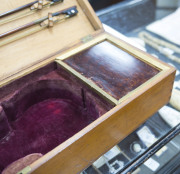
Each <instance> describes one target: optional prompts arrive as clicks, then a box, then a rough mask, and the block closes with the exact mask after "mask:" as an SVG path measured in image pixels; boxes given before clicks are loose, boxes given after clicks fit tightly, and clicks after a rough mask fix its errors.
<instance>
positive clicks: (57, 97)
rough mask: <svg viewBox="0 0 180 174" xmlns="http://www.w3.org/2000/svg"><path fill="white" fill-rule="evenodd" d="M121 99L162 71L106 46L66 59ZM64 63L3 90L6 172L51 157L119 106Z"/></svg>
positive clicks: (0, 128)
mask: <svg viewBox="0 0 180 174" xmlns="http://www.w3.org/2000/svg"><path fill="white" fill-rule="evenodd" d="M64 63H65V64H66V65H69V66H70V67H71V68H73V69H74V70H75V71H77V72H78V73H79V74H81V75H82V76H84V77H85V78H86V79H91V82H92V83H94V85H97V86H98V87H100V88H101V89H102V90H104V91H105V92H106V93H108V95H110V96H112V97H114V98H115V99H116V100H119V99H120V98H121V97H123V96H125V95H126V94H128V93H129V92H131V91H132V90H134V89H136V88H137V87H139V86H140V85H142V84H143V83H145V82H146V81H148V80H149V79H151V78H152V77H154V76H155V75H156V74H158V73H159V70H157V69H156V68H154V67H152V66H150V65H149V64H146V63H145V62H143V61H141V60H139V59H137V58H136V57H134V56H132V55H130V54H129V53H127V52H125V51H123V50H121V49H120V48H118V47H116V46H115V45H113V44H112V43H110V42H108V41H104V42H102V43H98V44H97V45H95V46H92V47H90V48H88V49H86V50H84V51H82V52H81V53H78V54H76V55H74V56H71V57H69V58H67V59H65V60H64ZM101 96H102V95H101V94H99V95H98V94H97V93H96V92H95V89H94V88H93V87H92V86H90V85H89V86H88V84H85V82H82V81H81V80H80V78H79V77H78V76H77V77H76V76H74V75H72V73H71V71H67V69H66V70H65V67H63V66H62V65H60V64H56V63H52V64H50V65H47V66H46V67H43V68H41V69H39V70H37V71H35V72H33V73H31V74H29V75H26V76H24V77H22V78H20V79H18V80H15V81H14V82H12V83H11V84H9V85H6V86H4V87H2V88H0V171H2V170H3V169H4V168H5V167H7V166H8V165H9V164H10V163H12V162H13V161H16V160H18V159H19V158H22V157H24V156H26V155H29V154H32V153H41V154H46V153H47V152H49V151H51V150H52V149H53V148H55V147H56V146H58V145H59V144H61V143H63V142H64V141H66V140H67V139H69V138H70V137H72V136H73V135H75V134H76V133H77V132H79V131H80V130H82V129H83V128H85V127H86V126H87V125H89V124H90V123H92V122H93V121H94V120H96V119H97V118H98V117H100V116H101V115H103V114H105V113H106V112H107V111H109V110H110V109H111V108H112V107H113V105H112V104H110V102H107V101H108V100H104V99H103V98H102V97H101Z"/></svg>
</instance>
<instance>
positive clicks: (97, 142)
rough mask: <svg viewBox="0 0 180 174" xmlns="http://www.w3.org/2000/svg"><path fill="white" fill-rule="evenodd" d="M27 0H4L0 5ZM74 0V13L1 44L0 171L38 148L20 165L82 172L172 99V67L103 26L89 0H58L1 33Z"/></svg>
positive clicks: (36, 170)
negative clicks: (37, 155)
mask: <svg viewBox="0 0 180 174" xmlns="http://www.w3.org/2000/svg"><path fill="white" fill-rule="evenodd" d="M28 2H31V0H28V1H27V0H16V1H13V0H6V1H5V0H2V2H1V6H0V11H1V12H4V11H8V10H9V9H13V8H16V7H18V6H21V5H23V4H26V3H28ZM74 5H76V6H77V10H78V14H77V16H74V17H72V18H70V19H68V20H65V21H64V22H61V23H59V24H56V25H54V26H53V27H51V28H46V29H44V30H42V31H40V32H37V33H34V34H31V35H29V36H26V37H23V38H21V39H19V40H16V41H14V42H12V43H9V44H6V45H4V46H1V47H0V62H1V63H0V171H1V172H2V170H4V169H5V168H6V167H7V166H8V165H10V164H11V163H13V162H14V161H16V160H18V159H20V158H23V157H25V156H27V155H30V154H33V153H40V154H42V157H40V158H39V159H38V160H36V161H35V162H33V163H32V164H29V165H28V166H26V167H25V168H24V169H22V171H19V173H21V174H27V173H33V174H45V173H47V174H60V173H62V174H71V173H72V174H74V173H80V172H81V171H83V169H85V168H86V167H88V166H89V165H90V164H92V163H93V162H94V161H95V160H96V159H97V158H99V157H100V156H101V155H102V154H104V153H105V152H107V151H108V150H109V149H111V148H112V147H113V146H114V145H116V144H117V143H119V142H120V141H121V140H122V139H123V138H125V137H126V136H127V135H128V134H130V133H131V132H132V131H133V130H135V129H136V128H137V127H138V126H139V125H141V124H142V123H143V122H144V121H145V120H146V119H147V118H148V117H150V116H151V115H152V114H154V113H155V112H156V111H157V110H158V109H159V108H161V107H162V106H163V105H164V104H166V103H167V102H168V101H169V99H170V96H171V90H172V86H173V81H174V76H175V69H174V68H173V67H171V66H169V65H167V64H165V63H163V62H161V61H160V60H158V59H156V58H154V57H152V56H151V55H149V54H147V53H145V52H142V51H140V50H138V49H137V48H135V47H133V46H132V45H129V44H128V43H126V42H124V41H122V40H119V39H117V38H115V37H113V36H112V35H110V34H108V33H106V32H105V31H104V29H103V27H102V24H101V22H100V21H99V19H98V18H97V16H96V15H95V12H94V11H93V9H92V7H91V6H90V4H89V3H88V1H87V0H73V1H72V0H64V2H62V3H59V4H58V5H55V6H53V7H50V8H46V9H43V10H40V11H38V12H36V13H33V14H31V15H28V16H24V17H23V18H19V19H17V20H14V21H11V22H9V23H7V24H3V25H1V26H0V33H3V32H6V31H8V30H10V29H13V28H15V27H18V26H21V25H23V24H26V23H28V22H31V21H33V20H36V19H38V18H40V17H43V16H45V15H47V14H48V12H56V11H58V10H63V9H65V8H68V7H70V6H74ZM35 27H36V26H35ZM22 32H28V29H26V30H25V31H22ZM22 32H21V31H20V32H19V33H18V34H22ZM16 34H17V33H14V34H13V36H15V37H16ZM10 37H12V36H8V37H7V38H4V39H3V40H0V42H4V41H5V39H8V38H10Z"/></svg>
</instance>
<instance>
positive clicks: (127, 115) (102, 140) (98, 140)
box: [25, 33, 175, 174]
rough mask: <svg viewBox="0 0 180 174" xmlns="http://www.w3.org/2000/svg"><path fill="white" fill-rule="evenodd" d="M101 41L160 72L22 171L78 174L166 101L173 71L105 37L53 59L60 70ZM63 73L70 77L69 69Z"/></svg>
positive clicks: (169, 92)
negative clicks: (72, 57)
mask: <svg viewBox="0 0 180 174" xmlns="http://www.w3.org/2000/svg"><path fill="white" fill-rule="evenodd" d="M105 40H106V41H109V42H111V43H113V44H115V45H116V46H117V47H119V48H121V49H123V50H125V51H127V52H128V53H130V54H132V55H133V56H135V57H136V58H138V59H140V60H141V61H144V62H145V63H147V64H149V65H151V66H153V67H155V68H157V69H158V70H160V72H159V73H158V74H157V75H156V76H154V77H153V78H151V79H150V80H148V81H147V82H146V83H144V84H143V85H141V86H140V87H138V88H136V89H135V90H133V91H132V92H130V93H129V94H128V95H126V96H124V97H123V98H121V99H120V100H119V101H118V103H116V104H117V106H115V107H114V108H113V109H111V110H110V111H109V112H107V113H106V114H104V115H102V116H101V117H100V118H99V119H97V120H96V121H94V122H93V123H91V124H90V125H88V126H87V127H86V128H84V129H83V130H81V131H80V132H78V133H77V134H76V135H74V136H73V137H71V138H70V139H68V140H67V141H65V142H64V143H62V144H60V145H59V146H58V147H56V148H55V149H53V150H52V151H50V152H49V153H47V154H46V155H44V156H43V157H42V158H40V159H39V160H37V161H36V162H34V163H33V164H31V165H30V166H28V167H27V168H26V170H29V171H30V172H32V173H33V174H41V173H42V174H44V173H48V174H60V173H62V174H66V173H67V174H71V173H72V174H74V173H80V172H81V171H82V170H83V169H85V168H86V167H88V166H89V165H90V164H92V163H93V162H94V161H95V160H96V159H97V158H98V157H100V156H101V155H102V154H104V153H105V152H107V151H108V150H109V149H111V148H112V147H113V146H114V145H116V144H117V143H119V142H120V141H121V140H122V139H123V138H125V137H126V136H127V135H128V134H130V133H131V132H132V131H133V130H135V129H136V128H137V127H138V126H139V125H141V124H142V123H143V122H144V121H145V120H146V119H147V118H148V117H150V116H151V115H152V114H154V113H155V112H156V111H157V110H158V109H159V108H160V107H162V106H163V105H164V104H166V103H167V102H168V101H169V99H170V96H171V91H172V86H173V81H174V77H175V69H174V68H173V67H171V66H169V65H167V64H165V63H163V62H161V61H160V60H158V59H156V58H154V57H152V56H150V55H149V54H147V53H145V52H143V51H140V50H139V49H137V48H135V47H133V46H131V45H129V44H128V43H126V42H124V41H122V40H119V39H117V38H115V37H114V36H111V35H110V34H108V33H103V34H99V35H96V36H95V37H93V39H91V40H90V41H89V42H86V43H82V42H81V43H79V44H78V45H75V46H73V47H72V48H70V49H69V50H66V51H64V52H62V53H61V55H59V56H57V57H56V60H55V61H56V62H57V63H60V64H61V65H62V66H63V65H64V64H62V60H63V59H65V58H68V57H70V56H72V55H74V54H76V53H79V52H81V51H83V50H85V49H87V48H89V47H91V46H93V45H96V44H98V43H100V42H103V41H105ZM64 68H67V67H66V66H65V67H64ZM67 70H68V71H70V72H71V73H72V71H71V69H70V70H69V69H67ZM75 75H76V74H75ZM82 80H83V79H82ZM95 90H97V89H95ZM106 97H107V96H106ZM107 98H108V97H107ZM109 100H111V98H110V99H109ZM25 173H26V172H25Z"/></svg>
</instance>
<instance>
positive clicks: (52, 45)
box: [0, 0, 103, 82]
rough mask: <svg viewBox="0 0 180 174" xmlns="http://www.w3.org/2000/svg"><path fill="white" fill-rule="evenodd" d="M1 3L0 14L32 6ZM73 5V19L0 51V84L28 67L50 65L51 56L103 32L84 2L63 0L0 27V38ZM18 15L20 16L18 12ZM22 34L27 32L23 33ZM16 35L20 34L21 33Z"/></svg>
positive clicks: (22, 1) (20, 1) (6, 0)
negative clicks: (12, 30) (74, 13)
mask: <svg viewBox="0 0 180 174" xmlns="http://www.w3.org/2000/svg"><path fill="white" fill-rule="evenodd" d="M3 1H4V3H3V2H1V5H0V13H3V12H6V11H8V10H11V9H14V8H17V7H19V6H22V5H24V4H27V3H30V2H32V0H16V1H14V0H3ZM74 5H75V6H77V10H78V14H77V16H75V17H72V18H70V19H68V20H65V21H63V22H61V23H58V24H56V25H54V26H53V27H51V28H45V29H43V30H41V31H39V32H37V33H34V34H31V35H29V36H26V37H23V38H21V39H19V40H16V41H14V42H12V43H8V44H7V45H4V46H1V47H0V53H1V54H0V60H1V63H0V82H2V81H7V79H11V80H12V77H11V76H13V75H14V74H17V73H19V72H21V71H23V70H25V69H28V68H29V67H32V66H34V65H38V64H40V63H42V62H47V61H48V60H51V61H52V60H54V58H55V57H53V56H54V55H57V54H59V53H60V52H61V51H62V50H65V49H69V48H70V47H71V45H74V44H76V43H78V42H82V43H83V42H87V41H88V40H89V39H90V38H91V37H93V35H94V34H96V33H101V32H103V29H102V24H101V22H100V20H99V19H98V18H97V16H96V15H95V12H94V11H93V9H92V7H91V6H90V4H89V2H88V1H87V0H64V2H61V3H58V4H56V5H54V6H51V7H50V8H44V9H43V10H39V11H38V12H34V13H32V14H30V15H26V13H24V14H25V15H24V17H22V18H19V19H16V20H14V21H11V22H9V23H6V24H2V25H0V34H2V33H3V32H6V31H9V30H11V29H14V28H16V27H18V26H21V25H24V24H27V23H29V22H32V21H34V20H36V19H39V18H41V17H44V16H47V15H48V13H49V12H52V13H54V12H57V11H60V10H63V9H65V8H69V7H71V6H74ZM28 10H29V9H28ZM18 13H21V15H22V12H18ZM16 15H17V14H16ZM11 18H12V16H11ZM1 20H4V18H1V19H0V22H1ZM38 27H39V26H38ZM22 32H28V31H27V29H26V30H25V31H22ZM18 33H20V34H21V32H18ZM16 34H17V33H15V34H13V36H16ZM10 37H11V35H10V36H7V38H6V37H5V38H3V39H0V43H2V42H3V41H4V40H5V39H9V38H10ZM17 37H18V36H17Z"/></svg>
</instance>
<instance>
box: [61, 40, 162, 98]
mask: <svg viewBox="0 0 180 174" xmlns="http://www.w3.org/2000/svg"><path fill="white" fill-rule="evenodd" d="M64 62H65V63H67V64H68V65H69V66H71V67H72V68H74V69H75V70H76V71H78V72H79V73H81V74H82V75H83V76H85V77H86V78H88V79H91V80H92V81H93V82H94V83H95V84H96V85H97V86H99V87H100V88H102V89H103V90H104V91H106V92H107V93H108V94H110V95H111V96H112V97H114V98H116V99H117V100H118V99H120V98H121V97H123V96H125V95H126V94H127V93H129V92H131V91H132V90H134V89H135V88H137V87H138V86H140V85H141V84H143V83H145V82H146V81H147V80H149V79H150V78H152V77H153V76H155V75H156V74H158V72H159V70H157V69H155V68H153V67H151V66H150V65H148V64H146V63H144V62H142V61H141V60H138V59H137V58H135V57H133V56H132V55H130V54H128V53H127V52H125V51H123V50H121V49H120V48H118V47H116V46H115V45H113V44H111V43H109V42H108V41H104V42H102V43H99V44H97V45H95V46H93V47H91V48H89V49H87V50H85V51H83V52H81V53H79V54H76V55H74V56H72V57H70V58H68V59H65V60H64Z"/></svg>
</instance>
